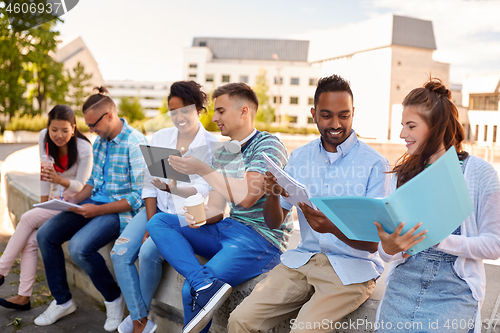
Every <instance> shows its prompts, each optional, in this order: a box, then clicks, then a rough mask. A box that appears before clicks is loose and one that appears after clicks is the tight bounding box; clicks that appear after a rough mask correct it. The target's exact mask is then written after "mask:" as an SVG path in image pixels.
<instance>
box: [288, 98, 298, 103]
mask: <svg viewBox="0 0 500 333" xmlns="http://www.w3.org/2000/svg"><path fill="white" fill-rule="evenodd" d="M290 104H299V98H298V97H290Z"/></svg>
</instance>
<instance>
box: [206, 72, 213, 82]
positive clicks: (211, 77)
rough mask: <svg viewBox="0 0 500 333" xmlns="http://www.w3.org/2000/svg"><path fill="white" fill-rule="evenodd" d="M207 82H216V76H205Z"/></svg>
mask: <svg viewBox="0 0 500 333" xmlns="http://www.w3.org/2000/svg"><path fill="white" fill-rule="evenodd" d="M205 81H207V82H214V75H213V74H207V75H206V76H205Z"/></svg>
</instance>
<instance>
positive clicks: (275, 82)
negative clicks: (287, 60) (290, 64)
mask: <svg viewBox="0 0 500 333" xmlns="http://www.w3.org/2000/svg"><path fill="white" fill-rule="evenodd" d="M274 84H278V77H277V76H275V77H274ZM280 84H281V85H283V77H280Z"/></svg>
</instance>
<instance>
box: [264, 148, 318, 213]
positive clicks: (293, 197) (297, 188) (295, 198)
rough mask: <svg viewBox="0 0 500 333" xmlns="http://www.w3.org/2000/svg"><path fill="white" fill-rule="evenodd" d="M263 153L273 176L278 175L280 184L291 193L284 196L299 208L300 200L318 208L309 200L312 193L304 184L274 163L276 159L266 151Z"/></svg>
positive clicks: (277, 179) (277, 178)
mask: <svg viewBox="0 0 500 333" xmlns="http://www.w3.org/2000/svg"><path fill="white" fill-rule="evenodd" d="M262 155H263V156H264V159H265V160H266V164H267V169H268V170H269V172H271V173H272V174H273V176H274V177H276V181H277V182H278V184H279V185H280V186H281V187H282V188H283V189H285V191H287V192H288V194H289V195H290V196H289V197H283V199H285V200H286V201H288V202H289V203H291V204H292V205H294V206H296V207H297V208H299V206H298V203H299V202H303V203H305V204H306V205H308V206H309V207H312V208H316V206H314V204H313V203H312V202H311V201H310V200H309V198H310V195H309V192H308V191H307V188H306V187H305V186H304V185H302V184H301V183H299V182H298V181H297V180H295V179H294V178H292V177H290V175H288V174H287V173H286V172H284V171H283V170H281V168H280V167H279V166H278V165H277V164H276V163H274V161H273V160H272V159H271V158H270V157H269V156H268V155H267V154H266V153H262ZM299 209H300V208H299Z"/></svg>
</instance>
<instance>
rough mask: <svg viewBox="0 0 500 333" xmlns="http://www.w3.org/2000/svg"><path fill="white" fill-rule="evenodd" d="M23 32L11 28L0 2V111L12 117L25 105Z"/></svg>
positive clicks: (25, 73)
mask: <svg viewBox="0 0 500 333" xmlns="http://www.w3.org/2000/svg"><path fill="white" fill-rule="evenodd" d="M25 46H26V41H25V39H24V36H23V34H21V33H20V32H15V31H14V30H12V29H11V26H10V23H9V20H8V17H7V15H6V12H5V8H4V7H2V6H1V4H0V112H1V113H4V114H8V115H9V117H13V116H14V114H15V113H16V112H17V111H18V110H20V109H24V108H25V107H26V106H27V102H26V98H25V97H24V96H23V94H24V93H25V92H26V82H27V80H28V78H29V73H28V71H26V69H25V67H24V66H23V64H24V63H25V62H26V61H27V58H26V54H24V53H23V52H21V50H22V49H25Z"/></svg>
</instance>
